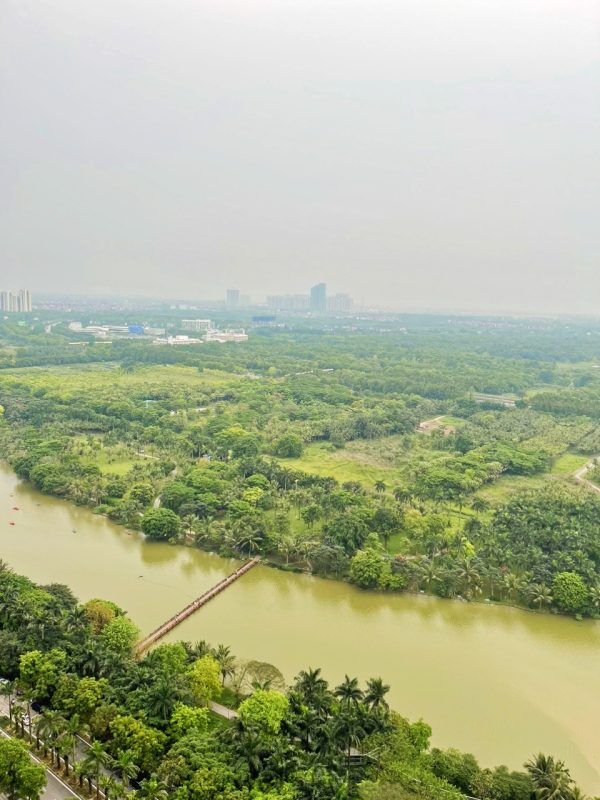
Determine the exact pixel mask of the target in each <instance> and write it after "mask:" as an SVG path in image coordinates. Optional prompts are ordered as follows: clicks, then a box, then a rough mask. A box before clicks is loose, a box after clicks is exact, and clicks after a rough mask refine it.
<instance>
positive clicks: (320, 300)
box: [310, 283, 327, 314]
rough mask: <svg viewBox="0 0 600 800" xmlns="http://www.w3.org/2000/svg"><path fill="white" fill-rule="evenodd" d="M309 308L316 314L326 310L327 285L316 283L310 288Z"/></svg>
mask: <svg viewBox="0 0 600 800" xmlns="http://www.w3.org/2000/svg"><path fill="white" fill-rule="evenodd" d="M310 310H311V311H314V312H315V313H316V314H324V313H325V312H326V311H327V286H326V285H325V284H324V283H317V284H316V286H313V287H312V289H311V290H310Z"/></svg>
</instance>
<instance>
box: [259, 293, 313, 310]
mask: <svg viewBox="0 0 600 800" xmlns="http://www.w3.org/2000/svg"><path fill="white" fill-rule="evenodd" d="M267 305H268V306H269V308H274V309H276V310H277V311H308V310H309V308H310V297H309V296H308V295H307V294H275V295H270V296H269V297H267Z"/></svg>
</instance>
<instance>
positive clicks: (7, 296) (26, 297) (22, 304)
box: [0, 289, 32, 313]
mask: <svg viewBox="0 0 600 800" xmlns="http://www.w3.org/2000/svg"><path fill="white" fill-rule="evenodd" d="M31 308H32V307H31V292H30V291H29V289H19V291H18V292H6V291H5V292H0V311H9V312H12V313H14V312H24V313H28V312H29V311H31Z"/></svg>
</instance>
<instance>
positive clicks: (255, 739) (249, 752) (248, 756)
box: [234, 731, 263, 777]
mask: <svg viewBox="0 0 600 800" xmlns="http://www.w3.org/2000/svg"><path fill="white" fill-rule="evenodd" d="M236 750H237V759H236V761H235V764H234V766H235V769H239V770H242V769H249V770H250V773H251V775H252V776H253V777H257V776H258V775H260V773H261V770H262V753H263V746H262V740H261V738H260V736H259V735H258V734H257V733H254V732H253V731H244V732H243V733H242V734H241V735H240V736H239V737H238V740H237V742H236Z"/></svg>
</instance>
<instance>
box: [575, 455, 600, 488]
mask: <svg viewBox="0 0 600 800" xmlns="http://www.w3.org/2000/svg"><path fill="white" fill-rule="evenodd" d="M597 459H600V456H596V458H592V459H591V460H590V461H588V462H587V464H584V465H583V467H580V468H579V469H578V470H576V471H575V472H574V473H573V477H574V478H575V481H576V482H577V483H579V484H581V485H582V486H587V487H588V489H591V490H592V491H593V492H596V493H597V494H600V486H596V484H595V483H592V481H588V479H587V478H586V477H585V476H586V475H587V474H588V472H590V470H592V469H594V467H595V466H596V460H597Z"/></svg>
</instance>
